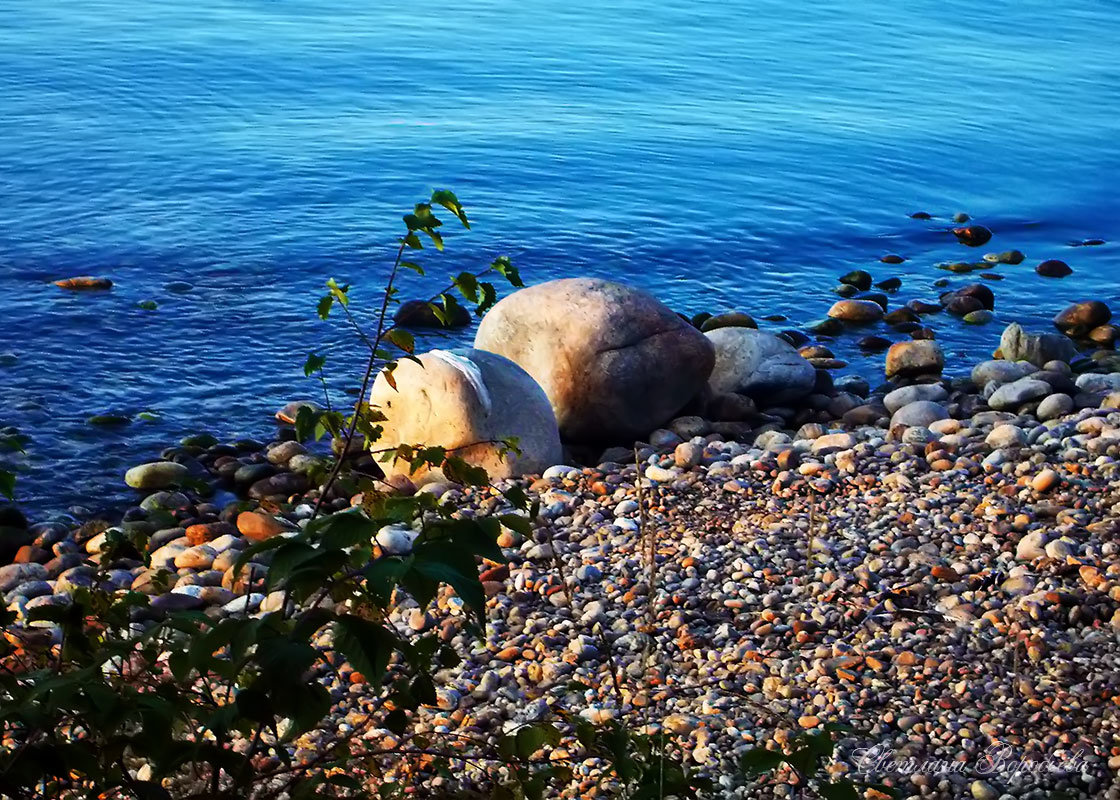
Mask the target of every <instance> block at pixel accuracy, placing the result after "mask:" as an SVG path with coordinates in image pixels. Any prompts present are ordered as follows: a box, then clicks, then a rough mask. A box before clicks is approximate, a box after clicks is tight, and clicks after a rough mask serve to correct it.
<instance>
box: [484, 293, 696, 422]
mask: <svg viewBox="0 0 1120 800" xmlns="http://www.w3.org/2000/svg"><path fill="white" fill-rule="evenodd" d="M474 346H475V347H476V348H477V349H479V350H488V351H490V352H493V353H498V354H500V355H503V356H505V357H506V358H509V359H511V360H513V361H515V362H516V363H517V364H519V365H520V366H521V367H522V368H523V369H524V370H525V371H526V372H528V373H529V374H530V375H532V376H533V378H535V379H536V381H537V383H539V384H540V385H541V388H543V389H544V392H545V394H546V395H547V396H548V399H549V401H550V402H551V403H552V408H553V411H554V412H555V413H556V421H557V422H558V423H559V426H560V432H561V433H562V434H563V436H564V437H565V438H566V439H568V440H571V441H576V442H602V441H612V440H614V441H622V440H627V439H629V440H631V441H632V440H633V439H635V438H637V437H639V436H644V435H646V434H648V433H649V432H650V431H651V430H653V429H654V428H657V427H659V426H661V425H662V424H664V423H665V422H667V421H668V420H670V419H672V418H673V416H675V415H676V413H677V412H678V411H680V410H681V408H682V407H684V405H685V404H686V403H688V401H689V400H691V399H692V398H693V397H694V396H696V395H697V394H698V393H699V392H700V391H701V390H702V389H703V387H704V384H705V382H706V381H707V379H708V375H709V374H710V373H711V371H712V365H713V364H714V363H715V352H714V349H713V348H712V345H711V342H709V341H708V339H707V338H706V337H705V336H704V335H703V334H702V333H700V332H699V331H698V330H696V329H695V328H694V327H693V326H692V325H690V324H689V323H688V322H686V321H685V320H683V319H681V318H680V317H679V316H678V315H677V314H675V313H673V311H672V310H670V309H669V308H668V307H666V306H665V305H663V304H662V303H661V302H660V301H658V300H657V299H656V298H654V297H653V296H652V295H650V294H648V293H646V292H643V291H641V290H640V289H635V288H633V287H630V286H624V285H622V284H620V283H613V282H611V281H605V280H600V279H597V278H566V279H563V280H555V281H549V282H547V283H542V284H539V285H537V286H531V287H528V288H526V289H521V290H519V291H517V292H514V293H513V294H511V295H509V296H508V297H506V298H504V299H503V300H501V301H500V302H499V303H498V304H497V305H495V306H494V307H493V308H492V309H490V311H489V313H487V314H486V316H485V317H483V319H482V322H481V323H479V326H478V333H477V334H476V336H475V340H474Z"/></svg>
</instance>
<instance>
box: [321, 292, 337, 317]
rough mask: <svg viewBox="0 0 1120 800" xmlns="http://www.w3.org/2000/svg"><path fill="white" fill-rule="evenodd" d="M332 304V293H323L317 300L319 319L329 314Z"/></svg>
mask: <svg viewBox="0 0 1120 800" xmlns="http://www.w3.org/2000/svg"><path fill="white" fill-rule="evenodd" d="M333 305H334V295H330V294H325V295H323V296H322V298H320V300H319V319H326V318H327V317H329V316H330V315H331V306H333Z"/></svg>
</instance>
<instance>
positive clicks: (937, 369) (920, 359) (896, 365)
mask: <svg viewBox="0 0 1120 800" xmlns="http://www.w3.org/2000/svg"><path fill="white" fill-rule="evenodd" d="M944 367H945V355H944V353H942V352H941V346H940V345H939V344H938V343H937V342H935V341H933V340H932V339H920V340H915V341H911V342H895V343H894V344H892V345H891V347H890V349H889V350H888V351H887V360H886V373H887V377H888V378H894V377H907V376H914V375H940V374H941V370H942V369H944Z"/></svg>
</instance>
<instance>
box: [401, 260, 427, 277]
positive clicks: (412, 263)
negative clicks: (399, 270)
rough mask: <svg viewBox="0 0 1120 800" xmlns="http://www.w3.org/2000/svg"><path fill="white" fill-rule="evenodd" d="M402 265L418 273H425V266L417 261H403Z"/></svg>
mask: <svg viewBox="0 0 1120 800" xmlns="http://www.w3.org/2000/svg"><path fill="white" fill-rule="evenodd" d="M400 265H401V266H402V267H404V268H405V269H410V270H412V271H413V272H415V273H416V274H417V275H423V274H424V268H423V267H422V266H420V265H419V264H417V263H416V262H415V261H402V262H401V264H400Z"/></svg>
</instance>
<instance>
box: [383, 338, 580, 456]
mask: <svg viewBox="0 0 1120 800" xmlns="http://www.w3.org/2000/svg"><path fill="white" fill-rule="evenodd" d="M418 359H419V361H420V363H419V364H417V363H416V362H414V361H407V360H402V361H400V362H399V363H398V364H397V368H396V370H395V371H394V372H393V379H394V381H395V382H396V384H397V386H396V388H395V389H394V388H393V387H392V386H391V385H390V384H389V381H388V380H387V379H386V377H385V374H384V373H381V374H380V375H378V376H377V380H375V381H374V384H373V389H372V390H371V391H370V398H369V402H370V405H371V406H372V407H374V408H376V409H378V410H379V411H380V412H381V413H382V414H384V415H385V417H386V420H385V421H384V422H382V423H380V424H381V426H382V429H383V430H382V435H381V439H380V440H378V441H377V442H376V443H375V444H374V445H373V446H374V447H375V448H377V449H381V448H386V447H397V446H398V445H402V444H408V445H416V444H420V445H426V446H436V445H438V446H441V447H445V448H447V449H448V450H454V451H455V452H454V455H456V456H458V457H459V458H462V459H464V460H465V461H467V462H469V463H471V464H475V465H476V466H480V467H483V468H484V469H486V471H487V472H488V473H489V474H490V477H491V478H508V477H511V476H514V475H523V474H526V473H533V474H535V473H540V472H543V471H544V470H545V469H547V468H548V467H550V466H552V465H553V464H557V463H559V462H560V460H561V451H560V433H559V431H558V430H557V428H556V417H555V416H554V415H553V413H552V407H551V406H550V405H549V403H548V398H547V397H546V396H545V394H544V392H543V391H542V390H541V387H540V386H538V385H537V383H536V381H534V380H533V378H532V376H531V375H529V373H527V372H526V371H525V370H523V369H521V367H519V366H517V364H515V363H513V362H512V361H510V360H509V359H508V358H504V357H503V356H500V355H497V354H496V353H488V352H485V351H483V350H470V349H459V350H432V351H431V352H428V353H424V354H422V355H420V356H419V357H418ZM511 436H516V437H518V439H519V440H520V441H519V442H518V448H519V449H520V450H521V453H520V455H519V454H517V453H514V452H510V453H507V454H506V455H505V457H504V458H502V457H501V455H500V451H501V444H500V443H499V442H500V440H502V439H506V438H509V437H511ZM382 468H383V469H384V470H385V474H386V475H393V474H402V473H403V474H406V475H407V474H412V473H411V470H410V468H409V464H408V463H407V462H404V461H395V462H393V463H391V464H383V465H382ZM421 472H422V470H421ZM417 474H419V473H417Z"/></svg>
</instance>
